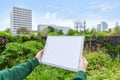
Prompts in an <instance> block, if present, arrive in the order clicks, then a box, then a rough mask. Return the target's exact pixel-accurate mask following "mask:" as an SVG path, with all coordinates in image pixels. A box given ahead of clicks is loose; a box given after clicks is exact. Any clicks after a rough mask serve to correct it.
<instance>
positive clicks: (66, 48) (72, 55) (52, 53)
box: [42, 36, 84, 72]
mask: <svg viewBox="0 0 120 80" xmlns="http://www.w3.org/2000/svg"><path fill="white" fill-rule="evenodd" d="M83 45H84V37H83V36H48V37H47V41H46V45H45V50H44V55H43V57H42V63H44V64H47V65H51V66H54V67H59V68H63V69H67V70H70V71H75V72H77V71H78V65H79V61H80V56H81V55H82V53H83Z"/></svg>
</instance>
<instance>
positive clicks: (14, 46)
mask: <svg viewBox="0 0 120 80" xmlns="http://www.w3.org/2000/svg"><path fill="white" fill-rule="evenodd" d="M21 54H23V50H22V45H21V44H20V43H16V42H12V43H8V44H7V45H6V46H5V50H4V51H3V53H2V55H6V56H10V57H12V58H17V57H18V56H20V55H21Z"/></svg>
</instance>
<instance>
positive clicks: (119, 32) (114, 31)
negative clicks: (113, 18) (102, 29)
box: [111, 27, 120, 35]
mask: <svg viewBox="0 0 120 80" xmlns="http://www.w3.org/2000/svg"><path fill="white" fill-rule="evenodd" d="M111 34H112V35H119V34H120V28H119V27H115V28H114V30H113V32H112V33H111Z"/></svg>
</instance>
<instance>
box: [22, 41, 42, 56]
mask: <svg viewBox="0 0 120 80" xmlns="http://www.w3.org/2000/svg"><path fill="white" fill-rule="evenodd" d="M41 49H43V45H42V43H41V42H37V41H26V42H24V43H23V50H24V52H25V53H33V54H36V53H37V52H38V51H40V50H41Z"/></svg>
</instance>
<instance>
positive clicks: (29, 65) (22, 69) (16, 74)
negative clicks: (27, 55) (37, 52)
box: [0, 58, 39, 80]
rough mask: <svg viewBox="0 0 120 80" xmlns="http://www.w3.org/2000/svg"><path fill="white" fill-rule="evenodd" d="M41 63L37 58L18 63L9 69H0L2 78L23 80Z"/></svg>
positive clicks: (3, 79)
mask: <svg viewBox="0 0 120 80" xmlns="http://www.w3.org/2000/svg"><path fill="white" fill-rule="evenodd" d="M38 64H39V62H38V60H37V58H33V59H32V60H29V61H28V62H26V63H23V64H20V65H17V66H15V67H13V68H11V69H8V70H2V71H0V80H23V79H24V78H25V77H26V76H27V75H28V74H29V73H31V72H32V71H33V69H34V68H35V67H36V66H37V65H38Z"/></svg>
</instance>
